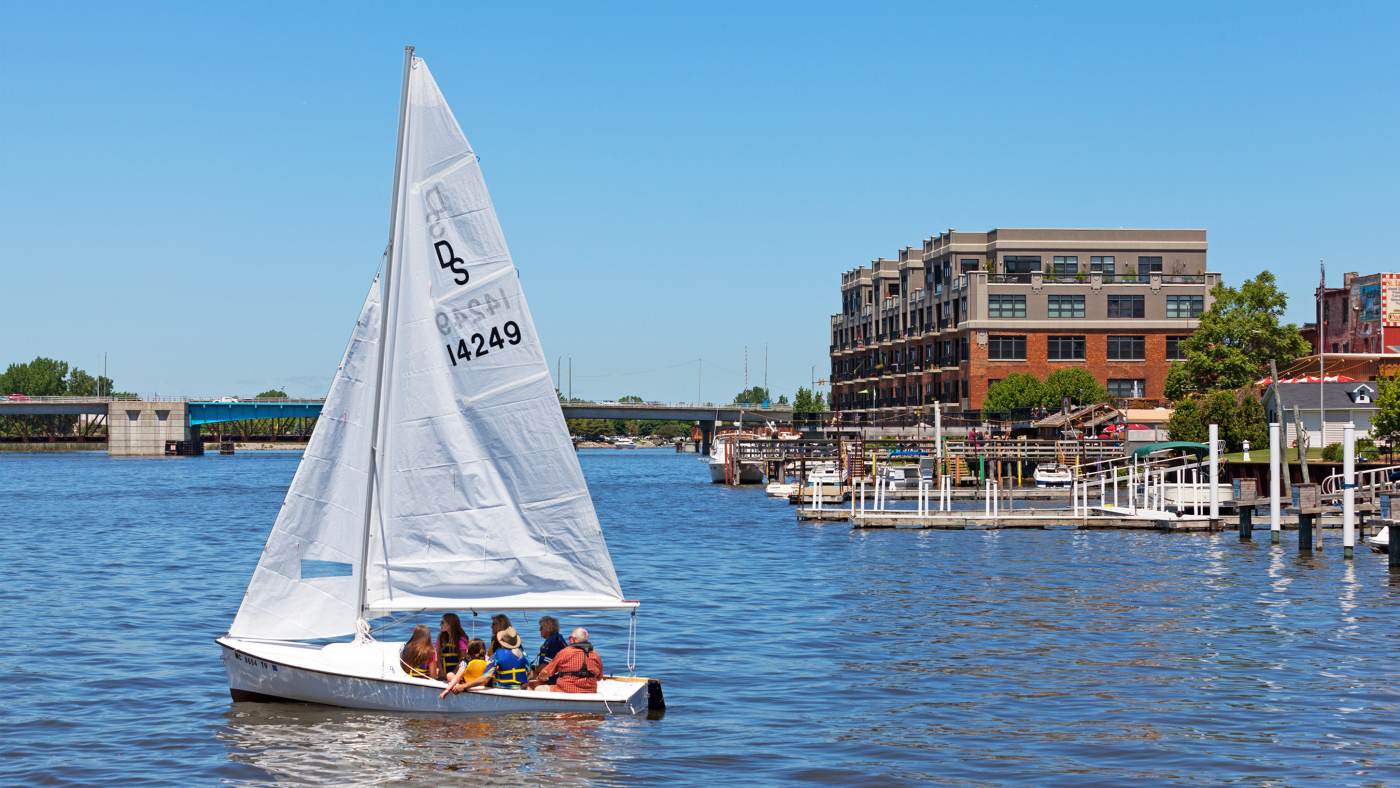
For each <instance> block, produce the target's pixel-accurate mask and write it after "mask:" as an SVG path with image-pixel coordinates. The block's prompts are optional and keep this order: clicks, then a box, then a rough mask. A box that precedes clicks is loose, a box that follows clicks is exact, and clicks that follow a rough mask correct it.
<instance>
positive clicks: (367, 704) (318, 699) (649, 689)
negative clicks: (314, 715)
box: [218, 637, 664, 714]
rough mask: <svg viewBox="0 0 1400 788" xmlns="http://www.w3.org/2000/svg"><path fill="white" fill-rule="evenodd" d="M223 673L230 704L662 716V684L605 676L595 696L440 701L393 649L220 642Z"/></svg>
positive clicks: (508, 694)
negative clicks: (654, 712) (656, 712)
mask: <svg viewBox="0 0 1400 788" xmlns="http://www.w3.org/2000/svg"><path fill="white" fill-rule="evenodd" d="M218 643H219V646H220V647H222V649H223V656H224V670H225V671H226V672H227V673H228V684H229V694H230V695H232V696H233V699H234V700H235V701H274V702H276V701H300V702H303V703H320V704H324V705H327V706H342V707H346V708H352V709H373V710H379V711H408V712H432V713H448V714H491V713H504V712H522V711H532V712H533V711H540V712H586V713H589V714H641V713H644V712H646V711H647V710H648V708H649V707H651V708H664V704H662V700H661V688H660V683H659V682H656V681H654V680H651V679H645V678H637V677H614V676H609V677H606V678H604V679H602V680H600V681H599V682H598V691H597V692H596V693H565V692H538V691H534V690H507V689H484V690H472V691H469V692H460V693H452V694H449V695H448V696H447V697H446V698H438V693H440V692H442V689H443V687H444V686H446V685H445V684H444V683H443V682H441V681H433V680H429V679H420V678H413V677H411V676H408V675H407V674H405V673H404V672H403V671H402V670H401V669H400V668H399V663H398V649H399V647H400V645H401V644H398V643H378V642H370V643H333V644H331V645H329V646H309V645H304V644H300V643H283V642H268V641H256V640H240V639H237V638H229V637H223V638H219V640H218Z"/></svg>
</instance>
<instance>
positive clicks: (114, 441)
mask: <svg viewBox="0 0 1400 788" xmlns="http://www.w3.org/2000/svg"><path fill="white" fill-rule="evenodd" d="M323 402H324V401H323V400H319V399H246V400H245V399H235V398H233V397H221V398H217V399H216V398H199V397H150V398H146V399H113V398H110V397H22V396H12V397H0V416H54V415H79V416H83V415H86V416H103V417H105V418H106V420H107V433H108V450H109V451H110V452H112V453H113V454H163V453H164V452H165V444H166V442H168V441H188V440H191V439H192V436H193V435H196V434H198V430H197V428H199V427H202V426H204V425H208V424H223V423H228V422H236V421H248V420H251V419H285V418H307V417H314V416H317V415H320V413H321V406H322V404H323ZM560 407H561V408H562V409H563V411H564V416H565V417H566V418H570V419H625V420H629V421H630V420H634V419H635V420H665V421H671V420H675V421H693V422H698V423H699V424H700V427H701V431H702V433H703V434H704V443H705V444H706V445H708V443H709V439H710V436H712V435H713V434H714V428H715V423H716V422H740V421H742V422H744V423H755V424H758V423H762V422H766V421H773V422H778V423H789V422H791V421H792V408H791V407H789V406H777V407H768V408H763V407H757V406H747V405H734V404H729V405H715V404H712V403H703V404H695V403H662V402H581V401H577V400H573V401H569V402H561V403H560Z"/></svg>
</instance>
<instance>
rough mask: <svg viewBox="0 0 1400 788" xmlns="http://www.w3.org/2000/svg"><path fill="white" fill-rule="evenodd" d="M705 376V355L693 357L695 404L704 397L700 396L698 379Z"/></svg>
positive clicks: (700, 379) (702, 378)
mask: <svg viewBox="0 0 1400 788" xmlns="http://www.w3.org/2000/svg"><path fill="white" fill-rule="evenodd" d="M704 378H705V357H704V356H701V357H700V358H697V359H695V404H696V405H699V404H700V403H702V402H704V401H705V399H704V398H703V397H701V396H700V381H702V380H704Z"/></svg>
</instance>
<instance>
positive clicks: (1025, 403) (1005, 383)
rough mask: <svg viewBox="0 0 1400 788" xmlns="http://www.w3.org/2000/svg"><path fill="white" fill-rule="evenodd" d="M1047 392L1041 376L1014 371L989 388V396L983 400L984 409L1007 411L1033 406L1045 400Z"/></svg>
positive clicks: (990, 411) (998, 411)
mask: <svg viewBox="0 0 1400 788" xmlns="http://www.w3.org/2000/svg"><path fill="white" fill-rule="evenodd" d="M1045 393H1046V388H1045V384H1044V383H1041V382H1040V378H1037V377H1036V376H1035V375H1028V374H1026V373H1023V372H1014V373H1012V374H1010V375H1007V376H1006V377H1004V378H1002V379H1001V380H998V381H997V382H996V383H993V384H992V386H991V388H989V389H987V397H986V399H984V400H982V410H984V411H987V412H988V413H1006V412H1007V411H1012V410H1024V409H1026V408H1033V407H1035V406H1037V405H1041V404H1043V403H1044V402H1045Z"/></svg>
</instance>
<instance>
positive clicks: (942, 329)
mask: <svg viewBox="0 0 1400 788" xmlns="http://www.w3.org/2000/svg"><path fill="white" fill-rule="evenodd" d="M1219 281H1220V275H1219V274H1215V273H1208V272H1207V271H1206V233H1205V231H1204V230H1127V229H1121V230H1074V229H996V230H991V231H988V232H960V231H957V230H949V231H947V232H945V233H941V234H939V235H938V236H936V237H933V238H929V239H928V240H927V241H925V242H924V244H923V248H922V249H918V248H914V247H906V248H904V249H901V250H900V252H899V254H898V256H897V258H896V259H885V258H881V259H877V260H874V261H872V262H871V264H870V265H869V266H862V267H859V268H855V269H852V270H850V271H847V272H845V273H843V274H842V275H841V313H840V314H837V315H833V316H832V318H831V402H832V407H833V409H834V410H836V411H839V412H840V413H841V414H842V419H843V420H844V421H845V423H847V424H851V423H889V422H895V421H900V420H904V419H908V418H913V417H922V416H924V415H925V414H926V411H927V410H928V406H931V405H932V404H933V403H934V402H941V403H944V407H945V408H950V409H954V410H964V411H976V410H980V408H981V407H982V400H983V399H984V398H985V397H986V395H987V388H988V387H989V386H990V385H991V384H992V383H994V382H996V381H997V380H1000V379H1001V378H1004V377H1006V376H1007V375H1010V374H1012V373H1015V372H1028V373H1031V374H1034V375H1036V376H1038V377H1042V378H1043V377H1045V376H1046V375H1048V374H1049V373H1050V372H1052V371H1054V370H1055V369H1058V368H1061V367H1080V368H1083V369H1087V370H1089V371H1090V372H1091V373H1093V375H1094V377H1095V378H1096V379H1097V380H1098V381H1099V382H1100V383H1102V384H1104V386H1105V387H1107V388H1108V390H1109V393H1110V394H1112V395H1114V396H1116V397H1120V398H1124V399H1129V398H1136V399H1148V400H1158V399H1162V397H1163V392H1162V389H1163V385H1164V383H1165V381H1166V375H1167V365H1168V362H1170V361H1171V360H1173V359H1176V358H1179V357H1180V356H1179V350H1178V345H1179V342H1180V341H1181V340H1182V339H1184V338H1185V337H1186V336H1188V335H1189V334H1190V333H1191V332H1192V331H1194V330H1195V329H1196V327H1197V325H1199V322H1200V321H1199V317H1200V315H1201V313H1202V312H1204V311H1205V310H1206V309H1208V308H1209V307H1210V303H1211V295H1210V291H1211V289H1212V288H1213V287H1214V286H1215V285H1216V284H1218V283H1219Z"/></svg>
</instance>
